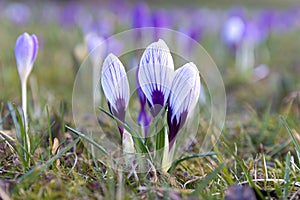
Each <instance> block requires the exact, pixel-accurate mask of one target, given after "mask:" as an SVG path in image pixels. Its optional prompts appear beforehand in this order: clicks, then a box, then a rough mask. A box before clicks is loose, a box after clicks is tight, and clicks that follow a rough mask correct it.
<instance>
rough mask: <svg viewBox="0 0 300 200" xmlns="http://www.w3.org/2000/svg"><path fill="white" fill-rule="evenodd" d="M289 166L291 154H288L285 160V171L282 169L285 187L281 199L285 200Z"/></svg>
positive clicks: (287, 188)
mask: <svg viewBox="0 0 300 200" xmlns="http://www.w3.org/2000/svg"><path fill="white" fill-rule="evenodd" d="M290 165H291V153H290V152H288V153H287V155H286V159H285V169H284V180H285V186H284V189H283V199H287V197H288V190H289V180H290Z"/></svg>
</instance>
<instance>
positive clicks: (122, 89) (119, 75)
mask: <svg viewBox="0 0 300 200" xmlns="http://www.w3.org/2000/svg"><path fill="white" fill-rule="evenodd" d="M101 85H102V88H103V92H104V95H105V97H106V99H107V103H108V107H109V110H110V112H111V113H112V114H113V115H114V116H115V117H117V118H118V119H119V120H120V121H122V122H125V112H126V108H127V106H128V102H129V93H130V91H129V83H128V79H127V76H126V71H125V69H124V66H123V64H122V63H121V61H120V60H119V59H118V58H117V57H116V56H115V55H113V54H109V55H108V56H107V57H106V58H105V60H104V63H103V68H102V74H101ZM118 128H119V131H120V134H121V138H123V133H124V127H123V126H121V125H120V124H118Z"/></svg>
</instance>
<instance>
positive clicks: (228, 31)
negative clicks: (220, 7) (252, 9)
mask: <svg viewBox="0 0 300 200" xmlns="http://www.w3.org/2000/svg"><path fill="white" fill-rule="evenodd" d="M245 32H246V23H245V21H244V19H243V18H242V17H240V16H231V17H229V18H228V19H227V20H226V21H225V23H224V26H223V30H222V39H223V41H224V43H225V45H227V46H228V47H229V48H231V49H233V50H234V51H235V50H236V49H237V48H238V46H239V45H240V43H241V42H242V40H243V37H244V35H245Z"/></svg>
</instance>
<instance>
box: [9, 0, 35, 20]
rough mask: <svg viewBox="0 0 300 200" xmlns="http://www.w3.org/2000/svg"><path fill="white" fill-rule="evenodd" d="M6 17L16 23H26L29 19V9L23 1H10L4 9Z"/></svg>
mask: <svg viewBox="0 0 300 200" xmlns="http://www.w3.org/2000/svg"><path fill="white" fill-rule="evenodd" d="M4 14H5V15H6V17H7V18H8V19H9V20H10V21H12V22H13V23H15V24H17V25H26V24H27V23H28V22H29V21H30V19H31V10H30V8H29V6H27V5H26V4H25V3H21V2H20V3H10V4H8V6H7V7H6V8H5V10H4Z"/></svg>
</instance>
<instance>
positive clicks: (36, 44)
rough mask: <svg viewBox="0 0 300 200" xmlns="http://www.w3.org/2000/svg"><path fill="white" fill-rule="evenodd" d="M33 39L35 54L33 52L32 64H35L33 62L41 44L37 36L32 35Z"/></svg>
mask: <svg viewBox="0 0 300 200" xmlns="http://www.w3.org/2000/svg"><path fill="white" fill-rule="evenodd" d="M31 39H32V42H33V52H32V58H31V63H32V64H33V62H34V61H35V59H36V56H37V53H38V48H39V42H38V39H37V37H36V35H34V34H32V35H31Z"/></svg>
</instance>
